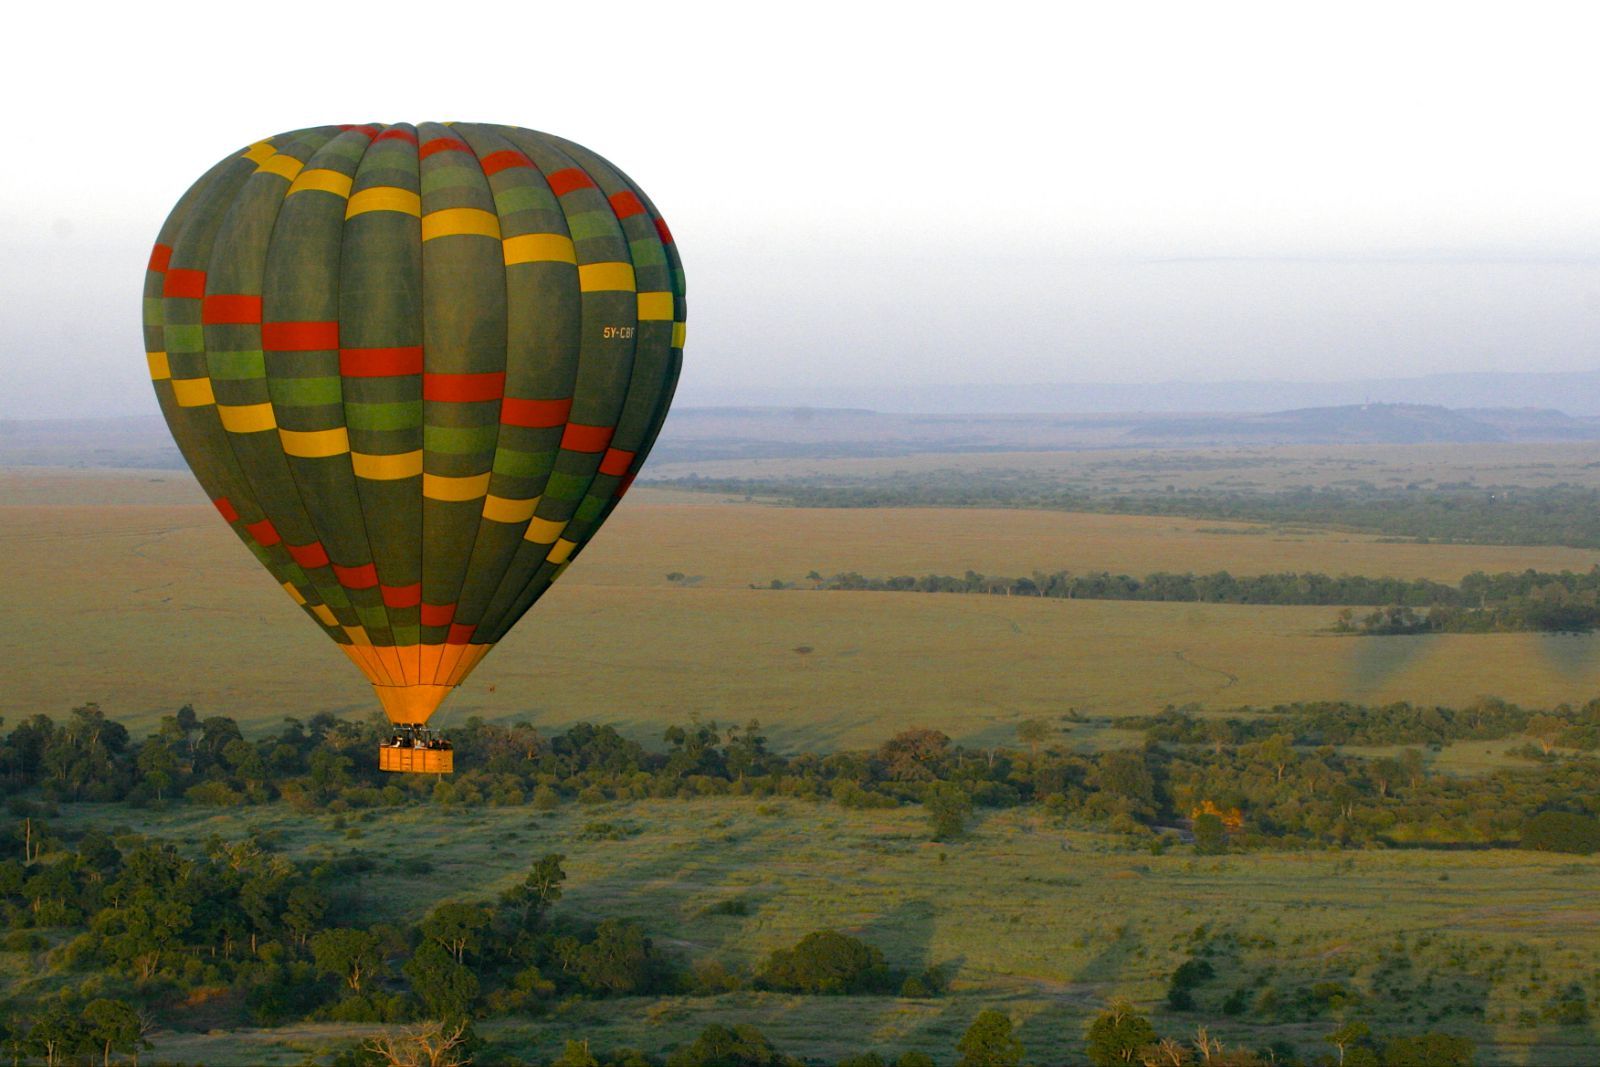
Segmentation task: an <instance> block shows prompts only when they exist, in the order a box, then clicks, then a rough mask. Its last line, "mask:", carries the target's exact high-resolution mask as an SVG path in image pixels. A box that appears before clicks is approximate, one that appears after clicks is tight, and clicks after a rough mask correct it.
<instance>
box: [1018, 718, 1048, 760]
mask: <svg viewBox="0 0 1600 1067" xmlns="http://www.w3.org/2000/svg"><path fill="white" fill-rule="evenodd" d="M1049 739H1050V724H1049V723H1047V722H1045V721H1044V720H1043V719H1023V720H1022V721H1021V722H1019V723H1017V740H1018V741H1021V742H1022V743H1023V744H1025V745H1027V746H1028V751H1029V752H1030V753H1032V754H1033V755H1035V756H1037V755H1038V754H1039V746H1040V745H1042V744H1044V743H1045V742H1046V741H1048V740H1049Z"/></svg>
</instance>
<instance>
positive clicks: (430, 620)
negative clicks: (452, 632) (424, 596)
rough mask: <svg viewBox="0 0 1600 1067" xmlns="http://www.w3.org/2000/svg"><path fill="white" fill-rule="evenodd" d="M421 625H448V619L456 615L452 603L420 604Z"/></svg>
mask: <svg viewBox="0 0 1600 1067" xmlns="http://www.w3.org/2000/svg"><path fill="white" fill-rule="evenodd" d="M421 615H422V625H424V626H449V625H450V620H451V619H453V618H455V617H456V606H455V605H454V604H424V605H422V612H421Z"/></svg>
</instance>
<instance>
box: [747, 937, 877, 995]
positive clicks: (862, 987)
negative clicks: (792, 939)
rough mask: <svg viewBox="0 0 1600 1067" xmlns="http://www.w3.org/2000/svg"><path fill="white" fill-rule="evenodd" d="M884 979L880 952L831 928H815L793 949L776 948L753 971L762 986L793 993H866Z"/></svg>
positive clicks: (875, 987)
mask: <svg viewBox="0 0 1600 1067" xmlns="http://www.w3.org/2000/svg"><path fill="white" fill-rule="evenodd" d="M887 978H888V969H887V968H886V967H885V965H884V961H883V953H882V952H880V951H878V949H876V948H874V947H873V946H872V945H869V944H867V943H866V942H865V941H862V940H860V939H859V938H854V937H850V936H849V935H848V934H841V933H838V932H837V931H834V930H818V931H816V932H815V933H810V934H807V935H806V936H805V937H802V938H801V939H800V941H799V943H798V944H796V945H795V946H794V948H781V949H777V950H775V951H774V952H773V953H772V954H771V955H770V956H768V957H767V959H766V962H765V963H763V964H762V965H761V968H760V969H759V970H758V971H757V973H756V979H757V980H758V981H759V982H760V983H761V984H762V985H765V986H767V987H768V988H770V989H778V990H783V991H786V992H792V993H829V994H844V993H866V992H871V991H873V990H875V989H878V988H880V987H881V986H882V985H883V983H884V981H885V980H886V979H887Z"/></svg>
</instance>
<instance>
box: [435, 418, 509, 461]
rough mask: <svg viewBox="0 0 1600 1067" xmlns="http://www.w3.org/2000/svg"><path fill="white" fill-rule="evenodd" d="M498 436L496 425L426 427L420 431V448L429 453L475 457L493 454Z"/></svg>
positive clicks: (498, 429) (498, 431) (498, 430)
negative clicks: (488, 453)
mask: <svg viewBox="0 0 1600 1067" xmlns="http://www.w3.org/2000/svg"><path fill="white" fill-rule="evenodd" d="M499 435H500V426H499V424H498V423H490V424H489V425H487V426H482V425H480V426H461V427H455V426H428V427H425V428H424V429H423V431H422V447H423V448H426V449H427V450H428V451H429V452H450V453H454V454H456V455H463V456H476V455H481V454H482V453H485V452H493V451H494V443H495V440H496V439H497V438H498V437H499Z"/></svg>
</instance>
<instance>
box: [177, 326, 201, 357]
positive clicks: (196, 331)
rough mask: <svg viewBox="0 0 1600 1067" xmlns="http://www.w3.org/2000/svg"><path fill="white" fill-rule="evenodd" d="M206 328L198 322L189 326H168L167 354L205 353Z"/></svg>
mask: <svg viewBox="0 0 1600 1067" xmlns="http://www.w3.org/2000/svg"><path fill="white" fill-rule="evenodd" d="M205 350H206V332H205V328H204V327H203V326H201V325H200V324H199V323H198V322H196V323H193V324H189V325H183V326H180V325H177V324H175V323H168V324H167V354H168V355H171V354H172V353H174V352H204V351H205Z"/></svg>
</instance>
